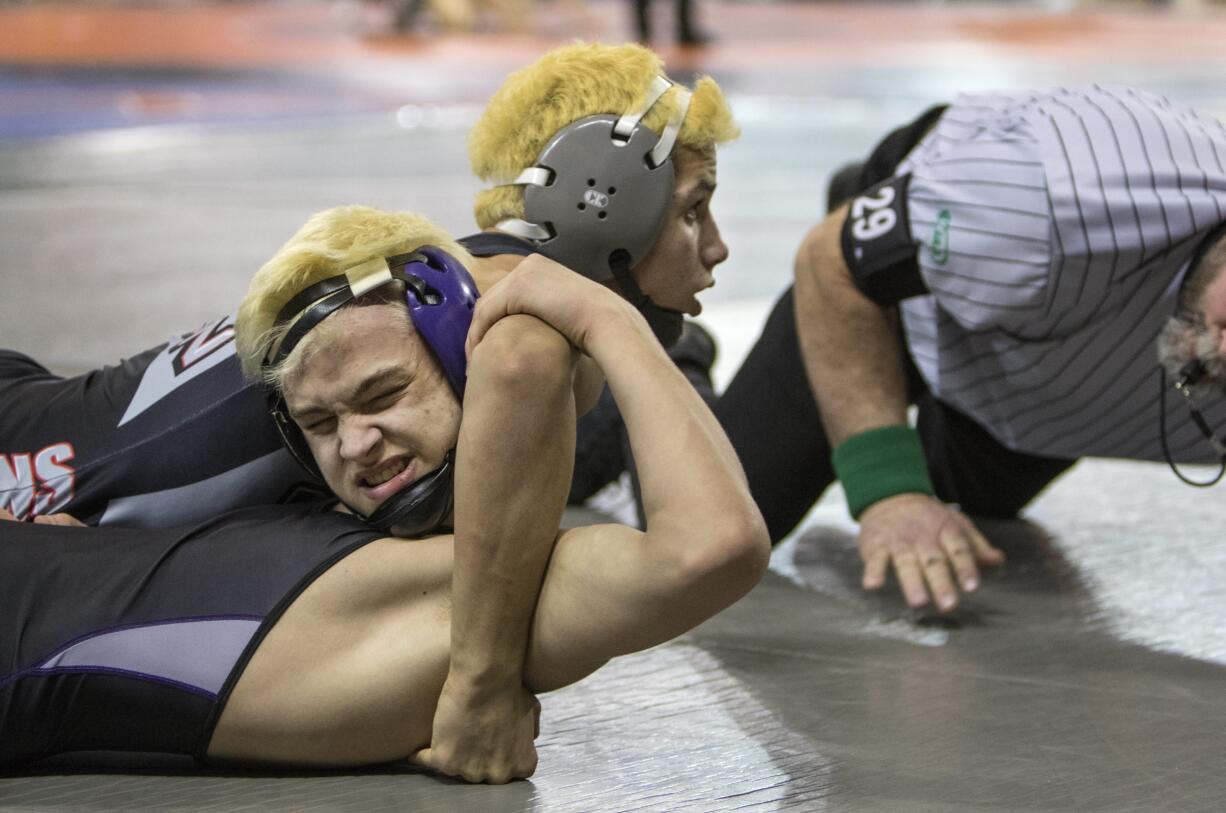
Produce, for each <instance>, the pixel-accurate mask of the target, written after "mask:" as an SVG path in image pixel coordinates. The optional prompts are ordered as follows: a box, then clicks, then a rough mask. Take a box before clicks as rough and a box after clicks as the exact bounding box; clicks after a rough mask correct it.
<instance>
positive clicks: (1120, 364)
mask: <svg viewBox="0 0 1226 813" xmlns="http://www.w3.org/2000/svg"><path fill="white" fill-rule="evenodd" d="M905 172H910V173H911V182H910V189H909V195H908V211H909V216H910V221H911V232H912V237H913V239H914V240H915V242H916V243H917V245H918V246H919V253H918V257H919V264H920V271H921V274H922V275H923V278H924V281H925V283H926V285H927V287H928V290H929V291H930V294H929V295H927V296H923V297H919V298H915V299H911V300H908V301H906V302H904V303H903V305H902V314H903V325H904V330H905V332H906V337H907V343H908V345H909V347H910V349H911V353H912V355H913V357H914V358H915V361H916V364H917V365H918V366H919V369H920V372H921V373H922V374H923V376H924V378H925V379H926V380H927V382H928V384H929V386H930V387H931V388H932V390H933V392H934V393H935V394H937V395H938V396H939V397H940V398H941V399H942V400H944V401H946V402H947V403H949V404H951V405H952V406H954V407H956V408H958V409H960V410H961V411H963V412H965V413H966V414H968V415H970V416H972V417H973V418H975V419H976V420H977V421H979V423H981V424H982V425H983V426H984V427H985V428H987V429H988V430H989V431H991V432H992V433H993V434H994V435H995V436H996V437H997V438H998V439H999V440H1000V441H1001V442H1002V443H1004V444H1005V445H1006V446H1008V447H1010V448H1013V449H1017V450H1020V451H1026V452H1031V453H1035V454H1045V455H1052V456H1059V457H1078V456H1086V455H1090V456H1105V457H1122V458H1141V459H1162V449H1161V445H1160V440H1159V429H1158V423H1159V421H1158V409H1157V408H1158V398H1159V394H1158V393H1159V389H1158V388H1159V384H1158V378H1157V376H1158V364H1157V355H1156V350H1155V347H1156V337H1157V335H1158V333H1159V331H1160V329H1161V327H1162V325H1163V323H1164V322H1165V321H1166V320H1167V318H1169V317H1170V316H1171V314H1172V313H1173V312H1174V307H1175V300H1176V296H1177V294H1178V290H1179V285H1180V282H1181V280H1182V278H1183V274H1184V272H1185V270H1186V268H1187V266H1188V264H1189V260H1190V258H1191V256H1192V254H1193V252H1194V251H1195V249H1196V247H1197V245H1198V244H1199V243H1200V242H1201V240H1202V239H1203V238H1204V237H1205V235H1206V234H1207V233H1208V232H1210V231H1211V230H1212V229H1213V228H1214V227H1216V226H1217V225H1219V224H1221V223H1223V222H1224V221H1226V129H1224V128H1223V127H1222V124H1221V123H1220V122H1218V121H1217V120H1216V119H1213V118H1211V117H1209V116H1206V115H1203V114H1200V113H1197V112H1195V111H1193V110H1189V109H1187V108H1183V107H1179V106H1177V105H1173V104H1171V103H1170V102H1168V101H1166V100H1165V99H1161V98H1158V97H1156V96H1152V95H1149V94H1146V93H1142V92H1139V91H1136V90H1132V89H1129V88H1123V87H1106V86H1092V87H1077V88H1067V89H1060V90H1055V91H1051V92H1041V93H1033V92H1032V93H1015V94H990V95H974V96H964V97H961V98H960V99H959V100H958V101H957V102H955V103H954V104H953V105H952V106H951V107H950V108H949V109H948V110H947V111H946V113H945V114H944V115H943V116H942V117H941V119H940V120H939V122H938V123H937V125H936V126H935V127H934V128H933V130H932V131H931V132H930V133H929V134H928V135H927V136H925V137H924V139H923V140H922V141H921V142H920V143H919V144H918V145H917V146H916V148H915V149H914V150H912V152H911V153H910V154H909V155H908V156H907V158H906V159H905V160H904V161H903V163H902V164H901V165H900V166H899V169H898V173H899V174H900V175H901V174H902V173H905ZM1167 397H1168V422H1169V427H1170V438H1171V451H1172V453H1173V455H1174V457H1175V458H1176V459H1177V460H1182V461H1193V460H1208V459H1212V458H1213V457H1214V456H1213V454H1212V450H1211V449H1210V448H1209V447H1208V445H1207V444H1206V443H1205V441H1204V440H1203V438H1202V437H1201V435H1200V433H1199V432H1198V431H1197V430H1196V428H1195V426H1193V425H1192V423H1191V421H1189V420H1188V413H1187V410H1186V408H1185V407H1184V406H1183V405H1181V404H1179V403H1178V401H1177V399H1176V396H1175V395H1174V393H1173V392H1172V393H1170V394H1168V395H1167ZM1206 406H1207V410H1206V415H1207V417H1208V418H1209V421H1210V424H1211V425H1213V426H1215V427H1222V426H1223V425H1226V402H1224V401H1223V399H1218V400H1217V401H1216V402H1215V403H1211V404H1207V405H1206Z"/></svg>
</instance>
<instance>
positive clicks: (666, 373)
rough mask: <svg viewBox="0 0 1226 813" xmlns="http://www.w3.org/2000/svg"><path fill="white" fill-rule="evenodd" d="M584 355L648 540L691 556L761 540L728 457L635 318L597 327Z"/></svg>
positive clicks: (724, 441)
mask: <svg viewBox="0 0 1226 813" xmlns="http://www.w3.org/2000/svg"><path fill="white" fill-rule="evenodd" d="M589 350H590V351H591V352H592V356H593V358H594V359H595V360H596V362H597V363H598V364H599V365H600V366H601V369H603V370H604V373H605V377H606V378H607V379H608V382H609V388H610V389H611V390H612V392H613V397H614V399H615V400H616V401H617V405H618V408H619V409H620V411H621V413H622V416H623V418H624V420H625V422H626V429H627V432H628V434H629V436H630V443H631V446H632V448H633V451H634V456H635V461H636V463H637V465H638V474H639V480H640V484H641V486H642V493H643V509H644V515H645V518H646V530H647V534H648V536H661V537H666V538H668V539H669V540H676V539H678V538H681V539H692V540H694V550H695V552H697V551H699V550H701V549H703V548H704V547H712V545H711V541H712V540H718V539H721V538H725V537H729V538H732V539H733V540H734V541H735V542H736V545H737V546H739V543H740V542H741V541H743V540H744V539H756V538H757V537H758V536H761V538H762V539H763V540H764V539H765V532H764V530H763V526H762V519H761V515H760V514H759V512H758V510H757V507H756V505H755V504H754V502H753V499H752V497H751V496H750V494H749V489H748V486H747V484H746V481H745V475H744V472H743V471H742V470H741V466H740V462H739V460H738V459H737V456H736V452H735V451H734V450H733V449H732V445H731V443H729V441H728V438H727V436H725V435H724V432H723V430H722V429H721V428H720V426H719V423H718V422H717V421H716V419H715V417H714V415H712V414H711V411H710V409H709V408H708V407H707V405H706V404H705V403H704V402H703V400H702V398H701V397H700V396H699V395H698V393H697V392H696V391H695V389H694V387H693V386H692V385H690V383H689V382H688V381H687V380H686V378H685V376H684V375H683V374H682V373H681V372H680V371H679V370H678V369H677V366H676V365H675V364H674V363H673V362H672V361H671V360H670V359H669V358H668V356H667V355H666V354H665V352H664V350H663V349H662V348H661V347H660V345H659V343H658V342H656V341H654V340H653V339H652V338H651V334H650V332H649V330H648V328H647V326H646V323H645V322H643V320H642V319H641V317H639V316H638V314H637V313H635V312H633V311H632V310H630V309H629V308H625V309H623V310H622V312H621V313H620V314H619V315H618V317H617V318H608V319H602V320H600V323H599V324H598V325H596V326H594V328H593V330H592V332H591V338H590V344H589ZM678 547H683V546H678ZM715 547H718V545H715ZM753 547H754V546H753V545H752V544H750V545H749V546H748V548H749V549H750V550H751V551H752V548H753ZM766 550H767V549H766V547H765V544H763V546H762V551H763V552H765V551H766Z"/></svg>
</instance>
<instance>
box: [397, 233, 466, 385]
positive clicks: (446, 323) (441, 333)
mask: <svg viewBox="0 0 1226 813" xmlns="http://www.w3.org/2000/svg"><path fill="white" fill-rule="evenodd" d="M409 256H411V257H414V258H415V259H412V260H411V261H409V262H407V263H405V265H404V268H403V270H402V271H401V272H400V273H399V274H397V276H399V277H401V278H403V279H405V281H406V291H405V296H406V303H407V305H408V308H409V317H410V318H411V319H412V320H413V327H415V328H416V329H417V332H418V333H419V334H421V337H422V339H424V340H425V342H426V344H427V345H428V346H429V347H430V350H431V351H433V353H434V357H435V358H437V359H438V362H439V365H440V366H442V368H443V373H444V374H445V375H446V376H447V381H448V382H449V383H450V384H451V389H452V391H453V392H455V394H456V397H457V398H459V399H460V401H463V400H464V385H465V382H466V381H467V379H468V358H467V357H466V356H465V355H464V342H465V340H466V339H467V338H468V328H469V326H470V325H472V321H473V309H474V308H475V307H476V305H477V298H478V297H479V296H480V293H478V291H477V284H476V283H475V282H474V281H473V278H472V276H471V275H470V274H469V273H468V269H467V268H465V267H464V265H463V264H462V263H460V261H459V260H457V259H456V258H455V257H452V256H451V255H450V254H448V253H447V252H445V251H443V250H442V249H439V248H435V247H434V246H424V247H423V248H420V249H418V250H417V251H416V252H415V253H414V254H413V255H409ZM396 259H399V258H396V257H393V258H392V259H391V260H389V264H390V265H395V263H394V262H392V260H396ZM414 278H415V279H418V280H421V281H422V282H423V283H424V284H425V289H424V290H419V289H418V287H417V286H415V285H414V284H413V283H412V281H411V280H412V279H414Z"/></svg>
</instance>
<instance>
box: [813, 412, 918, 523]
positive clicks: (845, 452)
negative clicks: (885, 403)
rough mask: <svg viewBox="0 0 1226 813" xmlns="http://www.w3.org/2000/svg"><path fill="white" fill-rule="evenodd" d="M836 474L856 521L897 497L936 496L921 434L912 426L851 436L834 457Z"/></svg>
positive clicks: (891, 427)
mask: <svg viewBox="0 0 1226 813" xmlns="http://www.w3.org/2000/svg"><path fill="white" fill-rule="evenodd" d="M832 460H833V462H834V471H835V473H836V474H838V476H839V480H840V481H841V482H842V483H843V491H844V492H846V494H847V510H848V511H850V512H851V515H852V517H853V518H855V519H859V518H860V514H861V513H863V512H864V509H866V508H868V507H869V506H870V505H872V504H873V503H875V502H878V501H879V500H884V499H885V498H886V497H893V496H894V495H895V494H907V493H918V494H935V493H936V492H935V491H934V490H933V488H932V480H931V479H930V478H929V477H928V464H927V462H926V461H925V460H924V447H923V445H922V444H921V443H920V439H919V433H918V432H916V431H915V430H914V429H912V428H911V427H909V426H883V427H881V428H880V429H870V430H868V431H867V432H861V433H860V434H858V435H852V436H851V437H849V438H848V439H847V440H845V441H843V442H842V443H840V444H839V446H838V448H837V449H835V450H834V455H833V456H832Z"/></svg>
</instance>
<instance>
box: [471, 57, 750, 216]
mask: <svg viewBox="0 0 1226 813" xmlns="http://www.w3.org/2000/svg"><path fill="white" fill-rule="evenodd" d="M663 74H664V62H663V60H661V59H660V57H659V56H658V55H657V54H656V53H655V52H653V51H651V50H649V49H647V48H644V47H643V46H641V45H589V44H585V43H577V44H574V45H566V46H563V47H561V48H556V49H554V50H552V51H550V52H549V53H547V54H545V55H544V56H543V57H541V58H540V59H538V60H537V61H536V62H534V63H532V64H531V65H529V66H528V67H526V68H523V69H521V70H519V71H516V72H515V73H513V74H511V75H510V76H509V77H508V78H507V81H506V82H504V83H503V85H502V87H501V88H499V90H498V92H497V93H495V94H494V96H493V98H491V99H490V101H489V104H487V105H486V107H485V112H484V113H483V114H482V115H481V119H480V121H478V122H477V125H476V126H475V127H473V129H472V132H471V133H469V136H468V158H469V161H470V163H471V164H472V168H473V172H474V173H475V174H476V175H477V176H478V177H479V178H481V180H483V181H485V182H486V183H492V184H503V183H506V182H507V181H509V180H511V179H513V178H514V177H515V176H516V175H518V174H519V173H520V171H521V170H523V169H524V168H525V167H530V166H532V165H533V164H534V163H536V157H537V155H539V154H540V152H541V150H542V149H543V148H544V146H545V145H546V144H547V143H548V142H549V139H551V138H553V136H554V134H555V133H557V132H558V131H559V130H561V129H562V128H563V127H565V126H567V125H568V124H571V123H572V122H575V121H578V120H579V119H582V118H586V117H587V116H594V115H597V114H606V113H607V114H612V115H615V116H620V115H622V114H623V113H625V112H627V111H629V110H633V109H634V108H635V107H636V106H637V105H639V104H641V103H642V102H643V100H644V99H645V98H646V96H647V92H648V90H649V89H650V87H651V82H652V80H653V79H654V78H655V77H656V76H661V75H663ZM693 93H694V95H693V98H692V99H691V101H690V108H689V111H688V112H687V113H686V116H685V121H684V122H683V123H682V125H681V131H680V133H678V135H677V145H676V148H686V149H691V150H696V151H700V152H707V151H710V150H713V149H714V148H715V146H716V145H717V144H723V143H724V142H726V141H731V140H732V139H734V138H736V137H737V136H738V135H740V130H739V129H738V128H737V125H736V122H735V121H733V118H732V110H731V109H730V108H729V107H728V102H727V100H726V99H725V98H724V93H723V91H722V90H720V89H719V85H717V84H715V80H714V79H712V78H711V77H709V76H704V77H702V78H701V79H699V80H698V82H697V83H696V84H695V86H694V89H693ZM679 95H680V92H679V90H678V88H677V87H675V86H674V87H672V88H670V89H669V90H668V91H667V92H666V93H665V94H664V96H663V97H661V98H660V100H659V101H657V102H656V103H655V105H653V106H652V108H651V110H650V111H649V112H648V113H647V115H646V116H644V117H643V120H642V124H643V125H644V126H646V127H648V128H650V129H651V130H652V131H653V132H655V133H656V135H659V134H660V133H661V132H662V131H663V130H664V126H665V125H666V124H667V123H668V120H669V118H670V117H671V116H672V114H673V112H674V111H675V110H676V109H677V106H678V104H679V101H678V96H679ZM473 210H474V213H475V215H476V217H477V225H479V226H480V227H481V228H483V229H486V228H490V227H492V226H494V225H496V224H497V223H498V222H499V221H500V220H504V219H506V218H522V217H523V216H524V191H523V187H519V186H495V187H494V188H493V189H486V190H483V191H481V192H479V193H478V194H477V201H476V204H475V206H474V207H473Z"/></svg>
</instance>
